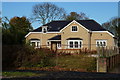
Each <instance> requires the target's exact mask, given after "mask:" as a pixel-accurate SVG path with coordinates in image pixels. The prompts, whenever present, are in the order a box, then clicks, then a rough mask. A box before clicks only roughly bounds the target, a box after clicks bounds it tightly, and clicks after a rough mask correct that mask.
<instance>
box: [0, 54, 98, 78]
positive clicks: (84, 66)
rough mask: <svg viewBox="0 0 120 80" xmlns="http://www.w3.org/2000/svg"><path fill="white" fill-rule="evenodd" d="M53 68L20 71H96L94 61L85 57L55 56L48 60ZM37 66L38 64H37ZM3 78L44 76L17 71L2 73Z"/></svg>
mask: <svg viewBox="0 0 120 80" xmlns="http://www.w3.org/2000/svg"><path fill="white" fill-rule="evenodd" d="M50 60H51V61H52V62H53V63H54V64H55V66H53V67H50V66H49V65H48V66H46V67H38V66H37V67H27V66H26V68H24V67H21V68H19V69H20V70H43V71H56V70H57V71H80V72H81V71H83V72H84V71H85V72H94V71H96V59H95V58H93V57H88V56H87V55H65V56H55V57H52V58H51V59H50ZM38 65H39V64H38ZM2 75H3V77H33V76H34V77H35V76H45V75H46V74H43V73H35V72H24V71H23V72H19V71H3V72H2Z"/></svg>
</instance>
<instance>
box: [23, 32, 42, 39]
mask: <svg viewBox="0 0 120 80" xmlns="http://www.w3.org/2000/svg"><path fill="white" fill-rule="evenodd" d="M31 33H42V32H29V33H28V34H27V35H26V36H25V38H26V37H28V36H29V35H30V34H31Z"/></svg>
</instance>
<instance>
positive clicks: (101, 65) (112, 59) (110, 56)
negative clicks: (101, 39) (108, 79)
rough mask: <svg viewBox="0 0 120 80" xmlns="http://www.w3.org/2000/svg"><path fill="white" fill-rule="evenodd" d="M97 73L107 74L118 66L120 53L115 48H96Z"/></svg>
mask: <svg viewBox="0 0 120 80" xmlns="http://www.w3.org/2000/svg"><path fill="white" fill-rule="evenodd" d="M97 51H98V52H97V53H98V55H99V57H98V59H97V72H109V71H110V70H111V69H113V68H114V67H115V66H117V65H118V64H120V53H119V48H117V47H107V48H98V49H97Z"/></svg>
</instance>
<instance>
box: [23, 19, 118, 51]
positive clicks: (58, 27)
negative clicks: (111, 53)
mask: <svg viewBox="0 0 120 80" xmlns="http://www.w3.org/2000/svg"><path fill="white" fill-rule="evenodd" d="M25 37H26V42H30V44H31V45H32V46H35V48H44V47H47V48H50V49H52V50H68V51H69V50H78V49H82V48H87V49H89V50H96V47H98V46H103V47H107V46H116V39H115V38H114V35H113V34H112V33H111V32H109V31H107V30H106V29H104V28H103V27H101V25H100V24H98V23H97V22H96V21H94V20H73V21H52V22H50V23H47V24H45V25H43V26H41V27H39V28H37V29H35V30H33V31H32V32H29V33H28V34H27V35H26V36H25Z"/></svg>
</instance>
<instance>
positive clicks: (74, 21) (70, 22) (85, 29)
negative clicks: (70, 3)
mask: <svg viewBox="0 0 120 80" xmlns="http://www.w3.org/2000/svg"><path fill="white" fill-rule="evenodd" d="M74 22H75V23H77V24H78V25H79V26H81V27H82V28H84V29H85V30H87V31H89V30H88V29H87V28H85V27H84V26H83V25H81V24H80V23H78V22H77V21H75V20H73V21H72V22H70V23H69V24H68V25H67V26H65V27H64V28H63V29H61V30H60V32H61V31H62V30H64V29H65V28H67V27H68V26H69V25H70V24H72V23H74Z"/></svg>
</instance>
